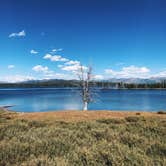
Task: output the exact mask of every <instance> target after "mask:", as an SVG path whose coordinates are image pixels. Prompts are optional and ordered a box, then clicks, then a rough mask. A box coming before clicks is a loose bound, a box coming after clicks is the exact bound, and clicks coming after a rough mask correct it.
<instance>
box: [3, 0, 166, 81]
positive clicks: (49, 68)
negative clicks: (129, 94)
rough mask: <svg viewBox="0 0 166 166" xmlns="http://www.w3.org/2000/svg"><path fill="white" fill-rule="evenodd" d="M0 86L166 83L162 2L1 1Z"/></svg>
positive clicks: (165, 13) (164, 3) (165, 12)
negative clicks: (80, 77)
mask: <svg viewBox="0 0 166 166" xmlns="http://www.w3.org/2000/svg"><path fill="white" fill-rule="evenodd" d="M0 59H1V60H0V81H7V82H17V81H24V80H31V79H73V78H76V71H78V69H79V68H80V65H82V66H83V67H84V68H85V70H86V68H87V66H92V68H93V76H94V78H95V79H109V78H150V77H166V63H165V62H166V1H165V0H70V1H69V0H4V1H1V2H0Z"/></svg>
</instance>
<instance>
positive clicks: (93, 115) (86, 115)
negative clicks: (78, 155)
mask: <svg viewBox="0 0 166 166" xmlns="http://www.w3.org/2000/svg"><path fill="white" fill-rule="evenodd" d="M129 116H144V117H161V118H166V115H160V114H157V113H155V112H136V111H133V112H126V111H125V112H122V111H104V110H103V111H56V112H35V113H18V116H17V118H19V119H32V120H58V121H59V120H60V121H85V120H96V119H109V118H126V117H129Z"/></svg>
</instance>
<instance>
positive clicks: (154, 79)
mask: <svg viewBox="0 0 166 166" xmlns="http://www.w3.org/2000/svg"><path fill="white" fill-rule="evenodd" d="M163 80H166V78H164V77H151V78H111V79H109V80H106V81H110V82H123V83H128V84H131V83H132V84H154V83H160V82H162V81H163Z"/></svg>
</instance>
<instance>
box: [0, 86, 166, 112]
mask: <svg viewBox="0 0 166 166" xmlns="http://www.w3.org/2000/svg"><path fill="white" fill-rule="evenodd" d="M94 100H95V102H94V103H90V104H89V110H123V111H125V110H136V111H159V110H166V90H117V89H107V90H97V95H96V97H95V99H94ZM5 105H14V107H12V108H10V109H12V110H15V111H18V112H39V111H40V112H42V111H52V110H55V111H56V110H80V109H81V108H82V103H81V98H80V94H79V91H78V90H77V89H70V88H69V89H65V88H64V89H59V88H43V89H42V88H28V89H0V106H5Z"/></svg>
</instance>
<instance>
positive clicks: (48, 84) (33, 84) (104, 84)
mask: <svg viewBox="0 0 166 166" xmlns="http://www.w3.org/2000/svg"><path fill="white" fill-rule="evenodd" d="M89 84H90V86H93V87H96V88H102V89H157V88H158V89H159V88H161V89H162V88H166V80H163V81H161V82H156V83H124V82H110V81H90V82H89ZM79 85H80V80H45V81H29V82H20V83H0V88H68V87H71V88H72V87H73V88H74V87H75V88H76V87H79Z"/></svg>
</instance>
